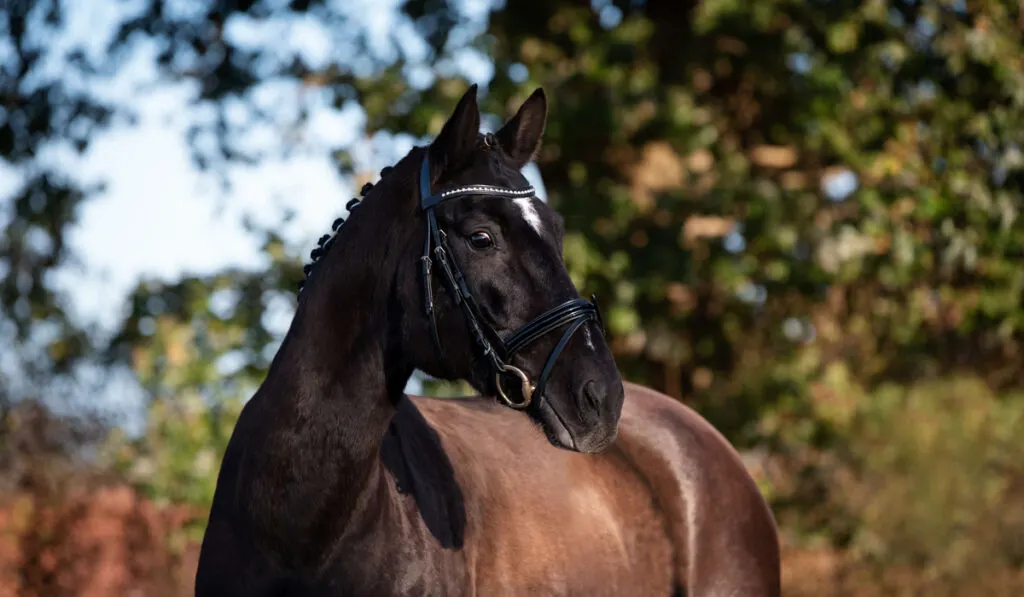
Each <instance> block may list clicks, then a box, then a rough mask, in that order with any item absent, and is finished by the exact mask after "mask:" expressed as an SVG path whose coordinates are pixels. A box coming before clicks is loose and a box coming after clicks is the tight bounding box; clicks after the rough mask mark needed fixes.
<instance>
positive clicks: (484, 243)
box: [469, 232, 494, 249]
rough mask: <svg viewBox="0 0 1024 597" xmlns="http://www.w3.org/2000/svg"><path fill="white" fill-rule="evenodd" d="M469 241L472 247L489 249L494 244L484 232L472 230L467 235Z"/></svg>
mask: <svg viewBox="0 0 1024 597" xmlns="http://www.w3.org/2000/svg"><path fill="white" fill-rule="evenodd" d="M469 243H470V244H471V245H473V248H474V249H489V248H491V247H493V246H494V240H492V239H491V235H490V234H487V233H486V232H474V233H473V235H472V236H470V237H469Z"/></svg>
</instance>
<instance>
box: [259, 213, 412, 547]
mask: <svg viewBox="0 0 1024 597" xmlns="http://www.w3.org/2000/svg"><path fill="white" fill-rule="evenodd" d="M374 201H376V200H374ZM380 202H381V203H384V201H383V199H381V201H380ZM372 203H373V201H370V202H368V204H367V205H366V206H362V207H360V208H359V211H360V213H356V214H353V216H352V217H351V218H350V219H349V222H348V223H346V224H345V225H344V228H343V229H342V230H341V231H340V232H339V234H338V237H337V238H336V239H335V241H334V246H333V247H332V248H331V250H330V252H329V253H328V254H327V255H326V256H325V257H323V258H322V260H321V262H320V263H319V264H318V266H317V268H316V269H315V270H314V271H313V272H312V276H311V279H310V281H309V283H308V284H307V285H306V287H305V289H304V290H303V296H302V299H301V300H300V304H299V308H298V310H297V312H296V315H295V318H294V320H293V321H292V325H291V328H290V329H289V331H288V334H287V336H286V338H285V341H284V343H283V344H282V346H281V349H280V350H279V351H278V354H277V356H276V357H275V359H274V362H273V364H272V365H271V369H270V371H269V372H268V375H267V378H266V380H265V381H264V383H263V386H262V387H261V389H260V391H259V393H258V394H257V396H256V397H254V400H253V402H257V401H258V402H259V404H258V406H257V407H256V409H255V413H254V415H255V416H254V417H253V419H255V421H256V423H255V424H256V425H257V426H258V428H257V431H256V433H254V434H253V435H254V436H255V437H254V439H253V440H251V443H250V445H252V446H254V447H255V449H256V450H258V451H259V452H260V460H261V462H259V463H258V465H257V466H256V467H255V469H256V470H254V471H253V473H252V474H253V475H254V478H252V479H251V480H250V481H251V483H252V484H253V485H256V486H258V487H253V489H258V490H259V494H261V495H268V496H269V495H274V496H277V497H276V498H275V499H274V500H273V501H274V503H270V502H269V501H268V503H265V504H259V505H257V508H259V509H260V510H261V512H260V514H259V515H260V516H266V517H270V518H271V519H274V518H277V520H275V521H274V523H275V526H276V527H277V528H279V529H281V528H282V523H283V522H284V523H285V524H286V525H287V526H288V527H290V529H289V530H290V531H291V532H293V533H302V532H304V531H305V530H306V529H307V528H308V527H315V526H316V525H317V524H318V523H317V517H318V516H323V515H324V513H323V512H317V506H318V505H322V506H323V507H324V508H327V507H328V506H329V509H330V510H332V511H333V512H334V515H335V516H344V515H345V514H344V513H345V512H347V511H348V510H350V509H351V508H352V507H354V504H355V503H356V501H357V500H358V497H359V495H360V494H361V493H362V492H363V491H365V490H366V488H367V486H368V484H369V483H370V482H371V477H372V474H373V473H374V471H375V470H377V469H378V462H379V450H380V444H381V441H382V439H383V436H384V433H385V431H386V429H387V425H388V423H389V422H390V420H391V418H392V416H393V414H394V412H395V406H394V405H395V403H396V402H397V399H398V398H399V397H400V396H401V394H402V390H403V388H404V386H405V383H406V382H407V380H408V377H409V375H410V374H411V372H412V366H411V365H409V364H408V363H407V362H405V359H404V358H403V356H402V353H401V351H400V350H397V349H395V348H393V344H394V343H389V335H390V333H389V332H390V330H389V321H388V302H389V296H390V293H391V291H392V289H391V285H392V279H393V277H394V276H393V273H394V271H395V269H396V267H397V265H398V264H397V260H398V259H399V258H400V255H401V251H400V250H396V247H401V246H403V245H405V244H406V243H405V241H407V239H408V238H409V237H410V236H409V235H410V234H412V229H413V223H412V222H411V221H410V222H406V223H402V222H396V221H394V220H393V219H392V218H390V217H389V213H388V212H389V211H391V210H388V209H386V207H387V206H386V205H372ZM392 213H394V212H392ZM408 219H409V220H411V218H408ZM388 220H392V221H388ZM389 344H391V345H392V346H389ZM256 446H259V447H256ZM282 511H284V512H292V513H295V514H297V516H295V517H294V520H289V521H287V522H285V521H282V520H280V516H281V515H280V513H281V512H282Z"/></svg>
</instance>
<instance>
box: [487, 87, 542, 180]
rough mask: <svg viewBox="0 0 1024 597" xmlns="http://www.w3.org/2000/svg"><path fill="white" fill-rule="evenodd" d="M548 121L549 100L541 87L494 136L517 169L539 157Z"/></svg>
mask: <svg viewBox="0 0 1024 597" xmlns="http://www.w3.org/2000/svg"><path fill="white" fill-rule="evenodd" d="M547 121H548V100H547V97H546V96H545V95H544V90H543V89H541V88H540V87H538V88H537V90H536V91H534V92H533V93H532V94H531V95H530V97H528V98H526V101H525V102H523V105H522V106H520V107H519V111H518V112H516V115H515V116H513V117H512V119H511V120H509V121H508V122H506V123H505V125H504V126H502V127H501V130H499V131H498V132H497V133H495V134H494V136H495V137H496V138H497V139H498V143H500V144H501V147H502V149H504V150H505V153H507V154H508V156H509V157H510V158H512V162H513V163H514V164H515V165H516V167H517V168H522V167H523V166H525V165H526V164H527V163H529V162H530V160H532V159H533V158H535V157H537V151H538V150H539V149H540V138H541V137H542V136H543V135H544V127H545V126H546V125H547Z"/></svg>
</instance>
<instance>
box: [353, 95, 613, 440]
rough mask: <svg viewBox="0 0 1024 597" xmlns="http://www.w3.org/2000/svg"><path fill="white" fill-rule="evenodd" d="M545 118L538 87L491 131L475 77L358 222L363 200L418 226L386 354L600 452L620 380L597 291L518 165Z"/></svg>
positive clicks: (401, 225)
mask: <svg viewBox="0 0 1024 597" xmlns="http://www.w3.org/2000/svg"><path fill="white" fill-rule="evenodd" d="M546 119H547V100H546V98H545V95H544V92H543V90H541V89H538V90H536V91H535V92H534V93H533V94H532V95H531V96H530V97H529V98H528V99H527V100H526V101H525V102H524V103H523V105H522V106H521V107H520V109H519V110H518V112H517V113H516V114H515V116H513V117H512V118H511V119H510V120H509V121H508V122H506V123H505V124H504V125H503V126H502V127H501V128H500V129H499V130H498V131H497V132H496V133H494V134H486V135H484V134H481V133H480V111H479V108H478V106H477V101H476V86H475V85H474V86H472V87H471V88H470V89H469V91H467V92H466V94H465V95H464V96H463V97H462V99H461V100H460V101H459V103H458V105H457V106H456V108H455V110H454V113H453V114H452V115H451V117H450V118H449V119H448V121H447V122H446V123H445V125H444V126H443V127H442V130H441V132H440V134H439V135H438V136H437V138H436V139H435V140H434V141H433V142H432V143H431V144H430V145H429V146H427V147H416V148H414V149H412V150H411V151H410V152H409V154H407V155H406V156H405V157H404V158H402V159H401V160H400V161H399V162H398V163H397V164H396V165H395V166H394V167H393V168H387V169H385V171H384V172H382V178H381V180H380V182H379V183H377V184H376V185H367V187H366V188H364V198H365V206H364V207H358V208H357V207H356V204H353V205H352V207H351V208H350V209H352V211H353V215H352V218H351V219H350V221H352V222H353V223H355V221H356V220H357V219H359V218H357V214H358V210H359V209H362V210H365V211H367V212H373V213H374V214H376V216H375V217H379V218H385V217H388V218H390V219H391V222H390V225H391V226H394V228H393V229H392V230H403V231H406V230H407V231H408V232H407V233H406V232H403V233H402V235H401V238H402V240H401V241H400V242H399V243H398V244H399V245H400V246H396V247H394V251H396V252H397V253H394V255H396V256H397V261H396V263H397V265H396V267H395V268H394V269H395V272H394V273H393V278H392V282H391V283H390V285H389V286H388V289H389V291H388V292H389V296H388V297H387V300H388V301H389V306H391V307H393V308H390V310H389V313H390V315H389V334H388V338H389V340H388V354H389V355H390V356H392V357H394V358H398V359H401V360H403V361H404V362H405V363H407V364H408V365H409V366H410V367H411V368H418V369H420V370H422V371H425V372H426V373H428V374H430V375H432V376H434V377H438V378H442V379H449V380H453V379H466V380H468V381H469V382H470V383H471V384H472V385H473V387H474V388H475V389H476V390H478V391H479V392H481V393H484V394H489V395H496V396H497V397H499V400H500V401H501V402H502V403H503V404H505V405H506V406H509V407H511V408H514V409H517V410H523V411H525V412H526V413H527V414H528V415H529V416H530V417H531V418H532V419H533V420H534V421H535V422H537V423H539V424H540V426H541V428H542V429H543V430H544V432H545V434H546V435H547V437H548V439H549V440H550V442H551V443H552V444H554V445H555V446H559V447H563V448H567V449H570V450H576V451H580V452H600V451H602V450H604V449H605V448H606V447H607V446H608V445H610V444H611V443H612V442H613V441H614V439H615V437H616V433H617V429H618V421H619V416H620V414H621V410H622V402H623V395H624V392H623V386H622V380H621V379H620V377H619V373H618V369H617V367H616V364H615V361H614V359H613V357H612V354H611V351H610V349H609V347H608V345H607V343H606V342H605V338H604V331H603V326H602V322H601V318H600V312H599V311H598V309H597V305H596V302H594V301H587V300H584V299H581V298H580V297H579V295H578V292H577V290H576V288H575V286H574V285H573V283H572V280H571V279H570V277H569V273H568V271H567V270H566V267H565V263H564V262H563V260H562V238H563V232H564V229H563V223H562V219H561V217H560V216H559V215H558V214H557V213H555V211H554V210H552V209H551V208H550V207H548V206H547V205H546V204H545V203H543V202H541V201H539V200H538V199H537V198H536V196H535V194H534V192H533V189H532V187H530V185H529V183H528V182H527V180H526V178H525V177H524V176H523V175H522V173H521V169H522V167H523V166H524V165H525V164H527V163H528V162H529V161H530V160H531V159H533V157H534V156H535V155H536V153H537V150H538V148H539V146H540V142H541V136H542V135H543V132H544V127H545V123H546ZM367 215H368V214H367ZM392 236H394V235H392ZM389 261H390V260H389ZM381 275H384V276H387V275H392V273H391V272H384V271H382V272H381Z"/></svg>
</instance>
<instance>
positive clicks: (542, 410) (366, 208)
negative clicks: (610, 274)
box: [196, 88, 779, 597]
mask: <svg viewBox="0 0 1024 597" xmlns="http://www.w3.org/2000/svg"><path fill="white" fill-rule="evenodd" d="M546 110H547V106H546V100H545V99H544V95H543V93H542V92H540V91H539V90H538V92H536V93H534V95H532V96H531V97H530V98H529V99H528V100H527V101H526V102H525V103H524V104H523V106H522V107H521V108H520V110H519V112H518V113H517V114H516V115H515V116H514V117H513V118H512V119H511V120H510V121H509V122H508V123H506V125H505V126H503V127H502V128H501V129H500V130H499V131H497V132H496V133H495V134H494V136H493V139H490V138H487V137H483V136H481V135H479V133H478V130H479V111H478V109H477V107H476V100H475V88H474V89H471V90H470V92H469V93H467V94H466V95H465V96H464V97H463V98H462V100H461V101H460V102H459V105H458V107H456V109H455V112H454V114H453V116H452V117H451V119H449V121H448V122H447V123H446V124H445V126H444V128H443V130H442V132H441V134H440V135H439V136H438V138H437V139H436V140H435V141H434V142H433V143H432V144H431V145H430V146H429V147H427V148H416V149H414V150H413V151H412V152H410V154H409V155H408V156H406V157H405V158H404V159H403V160H402V161H400V162H399V163H398V164H397V165H396V166H395V167H394V169H393V170H392V171H391V172H390V173H389V174H386V175H384V176H383V177H382V179H381V181H380V182H379V183H378V184H377V185H376V186H375V187H374V188H372V189H368V192H367V193H366V197H365V201H364V204H363V205H359V206H353V209H352V216H351V217H350V218H349V221H348V222H347V223H345V224H344V226H341V225H340V224H336V226H335V230H336V231H337V235H336V237H333V238H329V239H327V240H326V241H325V242H323V243H322V245H323V246H322V247H321V248H320V249H318V250H317V251H315V252H314V257H315V258H316V259H317V265H316V267H315V268H313V269H311V270H310V271H309V274H310V276H309V281H308V284H307V285H306V287H305V289H304V291H303V294H302V295H301V297H300V301H299V307H298V310H297V312H296V315H295V319H294V321H293V322H292V326H291V328H290V329H289V332H288V334H287V336H286V338H285V340H284V342H283V344H282V346H281V349H280V350H279V352H278V354H277V356H276V357H275V359H274V361H273V363H272V365H271V367H270V371H269V372H268V374H267V378H266V380H265V381H264V383H263V385H262V386H261V387H260V389H259V391H258V392H257V393H256V395H255V396H254V397H253V398H252V400H251V401H250V402H249V403H248V404H247V405H246V407H245V409H244V410H243V412H242V415H241V417H240V418H239V421H238V424H237V425H236V427H235V430H234V432H233V434H232V438H231V441H230V442H229V445H228V448H227V451H226V453H225V456H224V460H223V463H222V465H221V471H220V476H219V478H218V483H217V490H216V494H215V497H214V503H213V506H212V508H211V513H210V520H209V523H208V526H207V529H206V535H205V537H204V540H203V547H202V551H201V555H200V562H199V570H198V574H197V578H196V594H197V596H203V597H205V596H212V595H228V596H231V595H256V596H263V595H314V596H319V595H322V596H340V595H346V596H349V595H673V594H676V595H679V594H686V595H723V596H724V595H754V596H759V595H778V593H779V590H778V582H779V569H778V567H779V562H778V545H777V539H776V535H775V527H774V522H773V520H772V517H771V513H770V512H769V511H768V509H767V507H766V506H765V503H764V500H763V499H762V497H761V495H760V493H759V492H758V490H757V487H756V486H755V485H754V483H753V481H752V480H751V479H750V477H749V476H748V475H747V473H746V471H745V470H744V469H743V466H742V465H741V464H740V462H739V459H738V458H737V456H736V454H735V452H734V451H733V450H732V448H731V447H730V446H729V445H728V443H726V442H725V440H724V439H722V438H721V436H719V435H718V434H717V433H716V432H715V431H714V430H713V429H711V427H710V426H708V425H707V423H705V422H704V421H703V420H702V419H700V418H699V417H697V416H696V415H695V414H694V413H692V411H689V410H688V409H686V408H685V407H683V406H681V405H679V404H678V403H676V402H673V401H671V400H669V399H668V398H666V397H664V396H661V395H659V394H655V393H653V392H651V391H649V390H645V389H643V388H640V387H637V386H629V392H628V394H629V395H628V399H627V398H626V397H625V393H624V386H623V384H622V382H621V380H620V379H619V376H618V373H617V371H616V369H615V364H614V360H613V359H612V357H611V353H610V351H609V350H608V347H607V345H606V343H605V342H604V338H603V334H602V331H601V329H600V319H599V318H596V317H591V316H589V315H588V316H587V317H585V318H576V315H572V318H570V319H569V320H567V321H566V322H565V325H564V326H563V327H564V328H565V330H568V329H569V328H571V327H572V326H573V325H577V324H578V329H577V330H574V331H573V332H571V333H570V332H563V330H561V329H554V328H552V329H551V330H549V331H550V332H551V333H550V334H548V333H546V332H545V335H543V337H541V338H538V339H537V340H536V341H533V342H532V343H531V344H529V345H528V346H524V347H523V348H522V349H521V350H518V351H514V354H511V352H513V351H510V354H507V355H505V356H504V357H503V358H502V360H501V362H502V363H505V364H508V365H511V366H512V367H514V368H516V369H518V370H520V371H521V372H523V374H524V376H525V377H526V378H528V379H529V380H537V379H542V378H543V379H546V383H545V384H543V386H544V387H543V391H542V392H538V395H536V396H533V398H532V400H530V401H529V405H528V407H527V408H525V409H524V410H523V411H517V410H513V409H510V408H508V407H506V406H502V405H500V404H498V403H497V402H496V401H494V400H493V399H483V398H477V399H466V400H454V401H441V400H428V399H423V398H415V399H410V398H408V397H406V396H404V394H403V393H402V388H403V387H404V385H405V383H406V381H407V380H408V378H409V375H410V374H411V372H412V371H413V369H414V368H419V369H422V370H424V371H427V372H428V373H430V374H432V375H436V376H442V377H447V378H464V379H468V380H470V381H471V383H473V385H474V386H475V387H476V388H477V389H479V390H480V391H481V392H484V393H488V394H493V393H494V392H495V391H496V389H497V388H496V384H497V383H499V382H498V381H497V379H499V378H500V376H496V372H495V360H494V359H493V358H491V355H489V354H488V352H487V347H486V346H485V345H484V344H485V343H481V342H479V337H480V334H477V333H476V331H475V330H474V329H473V325H474V322H473V319H474V318H475V319H476V320H477V323H481V324H483V325H486V326H487V327H488V328H489V329H490V332H486V333H485V334H486V335H493V336H494V337H495V342H498V341H500V342H503V343H504V342H509V338H514V337H515V333H516V330H521V329H524V327H525V328H526V329H529V324H530V323H531V322H534V321H537V320H538V318H541V317H542V315H543V314H545V313H548V312H551V310H552V309H555V308H557V306H558V305H564V304H572V303H571V301H574V300H576V299H577V298H578V297H577V293H576V290H575V288H574V287H573V286H572V283H571V281H570V279H569V276H568V273H567V272H566V271H565V266H564V263H562V261H561V239H562V225H561V221H560V218H558V216H557V214H555V213H554V212H553V211H551V210H550V208H548V207H547V206H546V205H544V204H543V203H540V202H539V201H537V200H536V199H535V198H531V197H520V196H518V195H517V196H514V197H512V196H497V195H488V194H487V193H481V194H480V195H479V196H464V197H460V198H457V199H454V200H452V201H448V202H444V203H441V204H438V205H437V206H436V214H435V217H436V218H437V226H438V229H439V230H441V231H444V234H445V236H446V241H445V242H446V250H448V251H449V252H450V257H451V259H452V261H454V262H455V263H457V264H458V266H459V269H460V276H459V279H458V280H457V282H458V284H465V288H464V289H462V290H458V289H453V288H451V287H450V285H449V287H447V288H446V287H445V285H444V284H443V282H442V281H438V280H437V277H436V276H434V277H433V278H432V279H431V280H429V281H428V282H427V283H428V284H430V286H428V287H427V288H426V290H427V291H428V292H429V293H430V294H432V295H433V297H434V299H435V301H434V305H433V308H432V312H431V313H430V316H428V315H427V314H426V313H425V312H424V309H423V305H424V301H425V295H426V294H428V292H424V290H425V289H424V287H423V285H422V284H423V283H422V280H423V278H422V271H423V270H422V263H423V262H422V260H421V257H422V256H423V247H424V244H425V242H424V241H425V238H424V233H425V226H424V213H423V211H422V209H421V205H420V199H421V198H422V195H423V194H424V193H423V192H421V191H420V190H419V185H418V184H417V182H418V180H417V178H418V176H417V175H418V174H419V172H420V169H421V167H422V165H423V164H424V163H428V164H429V166H428V174H427V178H428V184H427V186H429V187H430V188H429V190H430V192H431V193H435V192H439V189H445V188H458V187H467V186H477V185H483V186H490V187H495V188H504V189H522V188H524V187H525V186H526V181H525V179H523V177H522V175H521V173H520V172H519V168H521V167H522V166H523V165H524V164H525V163H526V162H527V161H529V159H531V158H532V156H533V155H534V153H535V152H536V150H537V147H538V144H539V142H540V136H541V133H542V132H543V128H544V121H545V118H546ZM524 202H525V203H524ZM467 294H468V295H469V296H472V297H473V301H474V306H473V316H472V317H469V316H468V315H467V309H466V307H465V306H464V305H463V303H462V302H460V301H464V299H465V297H466V296H467ZM584 310H585V309H584ZM587 312H588V313H589V311H587ZM573 313H576V311H573ZM579 313H583V311H579ZM543 327H544V326H541V328H543ZM434 329H436V332H437V342H435V341H433V339H432V335H433V330H434ZM538 329H540V328H538ZM576 331H578V332H579V333H576ZM560 342H561V343H564V346H559V343H560ZM438 345H440V346H442V347H443V348H441V349H440V350H439V349H438ZM552 355H554V356H552ZM552 359H553V360H552ZM549 365H550V367H549ZM546 369H550V371H549V372H548V373H549V375H547V376H546V377H545V375H544V374H543V373H542V371H544V370H546ZM583 452H589V454H585V453H583Z"/></svg>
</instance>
